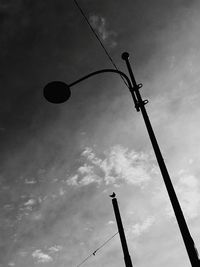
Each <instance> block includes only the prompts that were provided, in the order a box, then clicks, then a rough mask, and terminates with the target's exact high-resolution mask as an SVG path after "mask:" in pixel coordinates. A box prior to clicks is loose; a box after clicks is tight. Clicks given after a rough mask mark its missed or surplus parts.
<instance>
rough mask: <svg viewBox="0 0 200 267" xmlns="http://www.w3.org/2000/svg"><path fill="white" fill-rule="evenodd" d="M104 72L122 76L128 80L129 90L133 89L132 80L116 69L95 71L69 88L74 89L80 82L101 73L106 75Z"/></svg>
mask: <svg viewBox="0 0 200 267" xmlns="http://www.w3.org/2000/svg"><path fill="white" fill-rule="evenodd" d="M104 72H114V73H118V74H119V75H120V76H122V77H124V78H125V80H126V82H127V84H128V87H129V89H131V88H132V84H131V81H130V79H129V78H128V76H127V75H126V74H125V73H123V72H122V71H120V70H115V69H102V70H98V71H94V72H92V73H90V74H88V75H86V76H84V77H82V78H80V79H78V80H77V81H75V82H73V83H71V84H69V85H68V86H69V87H72V86H73V85H75V84H77V83H79V82H82V81H83V80H86V79H88V78H90V77H91V76H94V75H97V74H99V73H104Z"/></svg>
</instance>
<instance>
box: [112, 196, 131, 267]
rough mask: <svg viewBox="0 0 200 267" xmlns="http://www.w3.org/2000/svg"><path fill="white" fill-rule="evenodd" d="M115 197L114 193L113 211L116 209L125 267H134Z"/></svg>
mask: <svg viewBox="0 0 200 267" xmlns="http://www.w3.org/2000/svg"><path fill="white" fill-rule="evenodd" d="M115 196H116V195H115V193H114V192H113V194H112V195H110V197H111V198H112V204H113V209H114V213H115V218H116V222H117V227H118V231H119V236H120V240H121V244H122V250H123V253H124V262H125V266H126V267H133V265H132V261H131V257H130V254H129V251H128V245H127V242H126V237H125V233H124V228H123V224H122V219H121V215H120V212H119V206H118V203H117V199H116V198H115Z"/></svg>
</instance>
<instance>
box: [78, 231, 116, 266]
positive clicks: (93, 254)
mask: <svg viewBox="0 0 200 267" xmlns="http://www.w3.org/2000/svg"><path fill="white" fill-rule="evenodd" d="M118 233H119V232H116V233H115V234H114V235H113V236H111V237H110V238H109V239H108V240H106V241H105V242H104V243H103V244H102V245H101V246H99V247H98V248H97V249H96V250H95V251H94V252H93V253H92V254H90V255H89V256H87V257H86V258H85V259H84V260H83V261H82V262H81V263H79V264H78V265H77V266H76V267H79V266H81V265H82V264H83V263H85V262H86V261H87V260H88V259H89V258H90V257H92V256H95V255H96V253H97V251H98V250H100V249H101V248H102V247H104V246H105V245H106V244H107V243H108V242H109V241H110V240H111V239H113V238H114V237H115V236H116V235H117V234H118Z"/></svg>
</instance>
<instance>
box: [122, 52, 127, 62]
mask: <svg viewBox="0 0 200 267" xmlns="http://www.w3.org/2000/svg"><path fill="white" fill-rule="evenodd" d="M128 58H129V53H128V52H124V53H122V59H123V60H128Z"/></svg>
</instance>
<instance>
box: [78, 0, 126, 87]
mask: <svg viewBox="0 0 200 267" xmlns="http://www.w3.org/2000/svg"><path fill="white" fill-rule="evenodd" d="M74 3H75V4H76V6H77V8H78V9H79V11H80V12H81V14H82V15H83V17H84V19H85V21H86V22H87V24H88V26H89V27H90V29H91V31H92V33H93V34H94V36H95V37H96V38H97V40H98V42H99V43H100V45H101V47H102V48H103V50H104V52H105V53H106V55H107V56H108V58H109V60H110V62H111V63H112V65H113V66H114V68H115V69H116V70H119V69H118V67H117V65H116V64H115V62H114V61H113V59H112V58H111V56H110V54H109V52H108V50H107V49H106V47H105V46H104V44H103V43H102V41H101V39H100V38H99V36H98V35H97V33H96V32H95V30H94V28H93V27H92V25H91V24H90V22H89V20H88V18H87V16H86V15H85V13H84V11H83V9H82V8H81V7H80V5H79V4H78V2H77V1H76V0H74ZM120 76H121V78H122V80H123V82H124V83H125V85H126V86H127V87H128V84H127V82H126V81H125V79H124V77H123V76H122V75H120ZM128 88H129V87H128Z"/></svg>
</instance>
